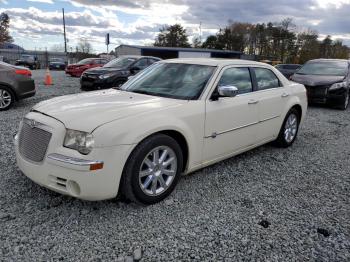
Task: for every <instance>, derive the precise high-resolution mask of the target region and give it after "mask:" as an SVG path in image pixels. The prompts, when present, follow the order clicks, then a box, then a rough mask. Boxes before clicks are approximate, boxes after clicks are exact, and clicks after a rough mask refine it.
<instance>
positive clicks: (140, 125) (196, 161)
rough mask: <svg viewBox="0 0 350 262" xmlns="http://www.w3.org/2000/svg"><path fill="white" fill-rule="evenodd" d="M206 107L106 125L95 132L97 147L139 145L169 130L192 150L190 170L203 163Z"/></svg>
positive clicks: (187, 106) (194, 105)
mask: <svg viewBox="0 0 350 262" xmlns="http://www.w3.org/2000/svg"><path fill="white" fill-rule="evenodd" d="M204 112H205V103H204V101H202V100H197V101H186V102H184V103H183V104H180V105H176V106H173V107H169V108H164V109H162V110H158V111H153V112H151V113H143V114H139V115H136V116H133V117H128V118H124V119H120V120H116V121H113V122H110V123H107V124H105V125H103V126H100V127H99V128H97V129H96V130H95V131H94V132H93V135H94V138H95V147H108V146H116V145H133V146H134V147H135V146H136V145H137V144H139V143H140V142H141V141H142V140H143V139H145V138H147V137H148V136H150V135H152V134H154V133H157V132H161V131H166V130H173V131H177V132H179V133H181V134H182V135H183V136H184V137H185V139H186V142H187V145H188V148H189V152H188V153H189V160H188V169H191V168H192V167H194V166H198V165H200V163H201V152H202V146H203V136H204V133H203V132H204V117H205V115H204Z"/></svg>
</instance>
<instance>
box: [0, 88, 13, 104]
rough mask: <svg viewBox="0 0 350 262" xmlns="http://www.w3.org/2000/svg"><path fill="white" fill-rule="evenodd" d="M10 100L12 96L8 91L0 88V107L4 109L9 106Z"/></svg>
mask: <svg viewBox="0 0 350 262" xmlns="http://www.w3.org/2000/svg"><path fill="white" fill-rule="evenodd" d="M11 102H12V96H11V94H10V92H9V91H7V90H5V89H0V108H1V109H5V108H7V107H8V106H10V104H11Z"/></svg>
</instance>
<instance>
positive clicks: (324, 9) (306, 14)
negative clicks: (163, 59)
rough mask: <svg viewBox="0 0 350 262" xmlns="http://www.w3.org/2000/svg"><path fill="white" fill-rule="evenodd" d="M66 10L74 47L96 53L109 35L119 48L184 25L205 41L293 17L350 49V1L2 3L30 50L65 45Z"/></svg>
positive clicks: (60, 0) (18, 40)
mask: <svg viewBox="0 0 350 262" xmlns="http://www.w3.org/2000/svg"><path fill="white" fill-rule="evenodd" d="M62 8H65V11H66V20H67V36H68V39H69V43H68V45H69V46H70V47H72V48H74V47H75V45H76V43H77V41H78V40H79V38H81V37H84V38H86V39H88V40H89V41H91V43H92V45H93V47H94V50H95V51H97V52H101V51H104V50H105V46H104V36H105V34H106V33H110V34H111V40H112V45H111V46H110V49H111V48H114V47H115V46H116V45H118V44H120V43H124V44H150V43H152V42H153V40H154V38H155V36H156V34H157V32H158V30H159V28H160V27H161V26H162V25H166V24H174V23H181V24H182V25H183V26H185V28H186V29H187V31H188V33H189V34H190V38H192V37H194V36H198V35H199V23H200V22H202V33H203V38H205V36H207V35H209V34H213V33H215V32H216V31H217V29H218V28H219V27H224V26H225V25H226V24H227V22H228V20H232V21H239V22H250V23H263V22H265V23H266V22H269V21H271V22H278V21H281V20H282V19H284V18H286V17H290V18H293V20H294V23H295V24H296V25H297V30H306V29H308V28H311V29H313V30H317V31H318V32H319V34H320V36H321V37H324V36H325V35H327V34H330V35H332V36H333V39H342V40H343V41H344V42H345V43H346V44H348V45H350V15H349V14H350V0H333V1H331V0H288V1H287V0H278V1H276V0H273V1H272V0H261V1H258V0H216V1H205V0H163V1H161V0H144V1H141V0H133V1H129V0H99V1H97V0H72V1H68V0H0V12H7V13H8V14H9V15H10V17H11V33H12V35H13V37H14V39H15V42H16V43H18V44H20V45H22V46H24V47H25V48H26V49H35V48H36V49H42V50H43V49H45V48H48V49H50V48H52V47H53V46H60V45H61V46H62V40H63V37H62V31H63V30H62V25H61V23H62V14H61V9H62Z"/></svg>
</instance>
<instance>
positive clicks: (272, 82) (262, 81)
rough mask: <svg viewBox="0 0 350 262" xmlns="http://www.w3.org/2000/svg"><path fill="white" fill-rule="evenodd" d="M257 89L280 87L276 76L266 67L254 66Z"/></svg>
mask: <svg viewBox="0 0 350 262" xmlns="http://www.w3.org/2000/svg"><path fill="white" fill-rule="evenodd" d="M254 72H255V77H256V82H257V88H258V90H265V89H270V88H276V87H280V81H279V80H278V78H277V76H276V75H275V74H274V73H273V72H272V71H271V70H270V69H266V68H254Z"/></svg>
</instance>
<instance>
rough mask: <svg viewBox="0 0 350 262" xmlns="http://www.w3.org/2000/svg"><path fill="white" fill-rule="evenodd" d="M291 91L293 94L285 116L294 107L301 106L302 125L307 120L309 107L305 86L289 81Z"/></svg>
mask: <svg viewBox="0 0 350 262" xmlns="http://www.w3.org/2000/svg"><path fill="white" fill-rule="evenodd" d="M289 89H290V93H291V98H290V99H289V101H288V106H287V107H286V112H285V115H286V114H287V112H288V111H289V109H290V108H291V107H293V106H294V105H300V106H301V108H302V116H301V120H300V123H301V124H302V122H303V121H304V119H305V116H306V111H307V106H308V103H307V95H306V89H305V86H304V85H302V84H298V83H295V82H292V81H289Z"/></svg>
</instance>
